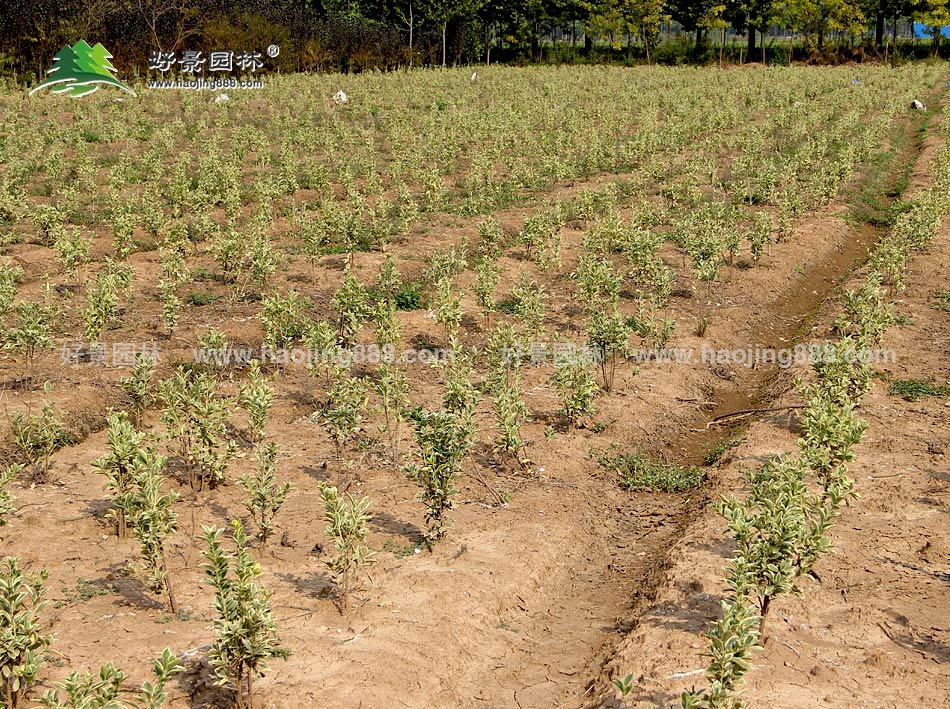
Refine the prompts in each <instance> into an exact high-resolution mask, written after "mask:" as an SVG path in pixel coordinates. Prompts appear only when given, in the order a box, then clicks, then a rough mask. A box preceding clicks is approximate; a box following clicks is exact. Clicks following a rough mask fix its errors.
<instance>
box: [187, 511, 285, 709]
mask: <svg viewBox="0 0 950 709" xmlns="http://www.w3.org/2000/svg"><path fill="white" fill-rule="evenodd" d="M231 527H232V529H233V532H234V544H235V547H236V550H235V552H234V553H233V554H232V553H230V552H228V551H227V550H225V549H224V548H223V547H222V546H221V537H222V535H223V534H224V530H223V529H220V528H215V527H204V534H203V536H202V540H203V541H204V544H205V546H206V547H207V548H206V549H205V550H204V551H202V556H204V558H205V560H206V561H205V563H204V564H203V565H202V566H203V567H204V569H205V573H206V574H207V576H208V578H207V583H208V584H210V585H211V587H212V588H214V591H215V595H214V607H215V609H216V610H217V612H218V617H217V618H215V621H214V633H215V641H214V644H213V645H212V646H211V650H210V652H209V659H210V661H211V666H212V667H213V668H214V671H215V674H216V675H217V676H218V684H219V685H220V686H224V687H228V688H230V689H232V690H233V691H234V692H235V694H236V697H235V703H234V705H235V707H237V709H251V707H252V706H253V689H254V678H255V677H260V676H261V675H263V674H264V672H266V671H267V670H268V669H269V667H268V662H269V661H270V660H273V659H274V658H282V659H287V658H288V657H290V650H288V649H287V648H285V647H283V646H282V645H281V644H280V638H279V637H278V635H277V621H276V619H275V618H274V614H273V612H272V611H271V607H270V596H271V592H270V591H269V590H267V589H266V588H264V587H263V586H261V585H260V577H261V565H260V564H259V563H257V562H256V561H254V559H253V557H251V555H250V552H248V550H247V543H248V539H247V535H246V534H245V533H244V527H243V526H242V525H241V523H240V521H238V520H233V521H232V522H231Z"/></svg>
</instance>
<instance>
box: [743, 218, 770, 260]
mask: <svg viewBox="0 0 950 709" xmlns="http://www.w3.org/2000/svg"><path fill="white" fill-rule="evenodd" d="M746 238H747V239H748V240H749V250H750V252H751V254H752V260H753V261H758V260H759V259H761V258H762V254H763V252H764V251H765V247H766V246H767V245H769V244H771V243H772V220H771V219H770V218H769V215H768V214H766V213H765V212H756V213H755V214H754V215H753V219H752V226H750V227H749V231H748V232H747V234H746ZM770 253H771V251H770Z"/></svg>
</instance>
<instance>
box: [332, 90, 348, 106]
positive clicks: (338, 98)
mask: <svg viewBox="0 0 950 709" xmlns="http://www.w3.org/2000/svg"><path fill="white" fill-rule="evenodd" d="M349 100H350V99H349V98H347V95H346V94H345V93H343V89H340V90H339V91H337V92H336V93H335V94H333V103H335V104H336V105H337V106H340V105H342V104H344V103H346V102H347V101H349Z"/></svg>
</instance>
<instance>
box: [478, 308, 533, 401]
mask: <svg viewBox="0 0 950 709" xmlns="http://www.w3.org/2000/svg"><path fill="white" fill-rule="evenodd" d="M527 349H528V347H527V344H526V343H525V342H524V341H523V340H522V339H521V336H520V335H519V334H518V332H517V330H515V327H514V325H511V324H510V323H499V324H498V325H496V326H495V328H494V329H492V330H491V331H490V332H489V333H488V341H487V343H486V344H485V360H486V364H487V365H488V376H487V377H486V379H485V389H486V391H489V392H493V391H496V390H497V389H498V388H499V387H507V386H510V385H511V383H512V382H513V381H514V380H513V377H514V376H516V374H517V372H518V370H519V369H520V367H521V364H522V360H523V358H524V355H525V353H526V352H527Z"/></svg>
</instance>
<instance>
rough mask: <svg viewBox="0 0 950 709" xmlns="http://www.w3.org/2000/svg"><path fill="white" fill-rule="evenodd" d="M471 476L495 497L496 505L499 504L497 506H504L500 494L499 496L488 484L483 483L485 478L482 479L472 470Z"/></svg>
mask: <svg viewBox="0 0 950 709" xmlns="http://www.w3.org/2000/svg"><path fill="white" fill-rule="evenodd" d="M472 476H473V477H474V478H475V479H476V480H478V482H480V483H481V484H482V485H484V486H485V487H487V488H488V490H489V491H490V492H491V494H492V495H494V496H495V499H496V500H498V504H499V505H504V504H505V499H504V498H503V497H502V496H501V494H500V493H499V492H498V491H497V490H496V489H495V488H493V487H492V486H491V485H489V484H488V483H487V482H486V481H485V478H483V477H482V474H481V473H479V472H478V470H473V471H472Z"/></svg>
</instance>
